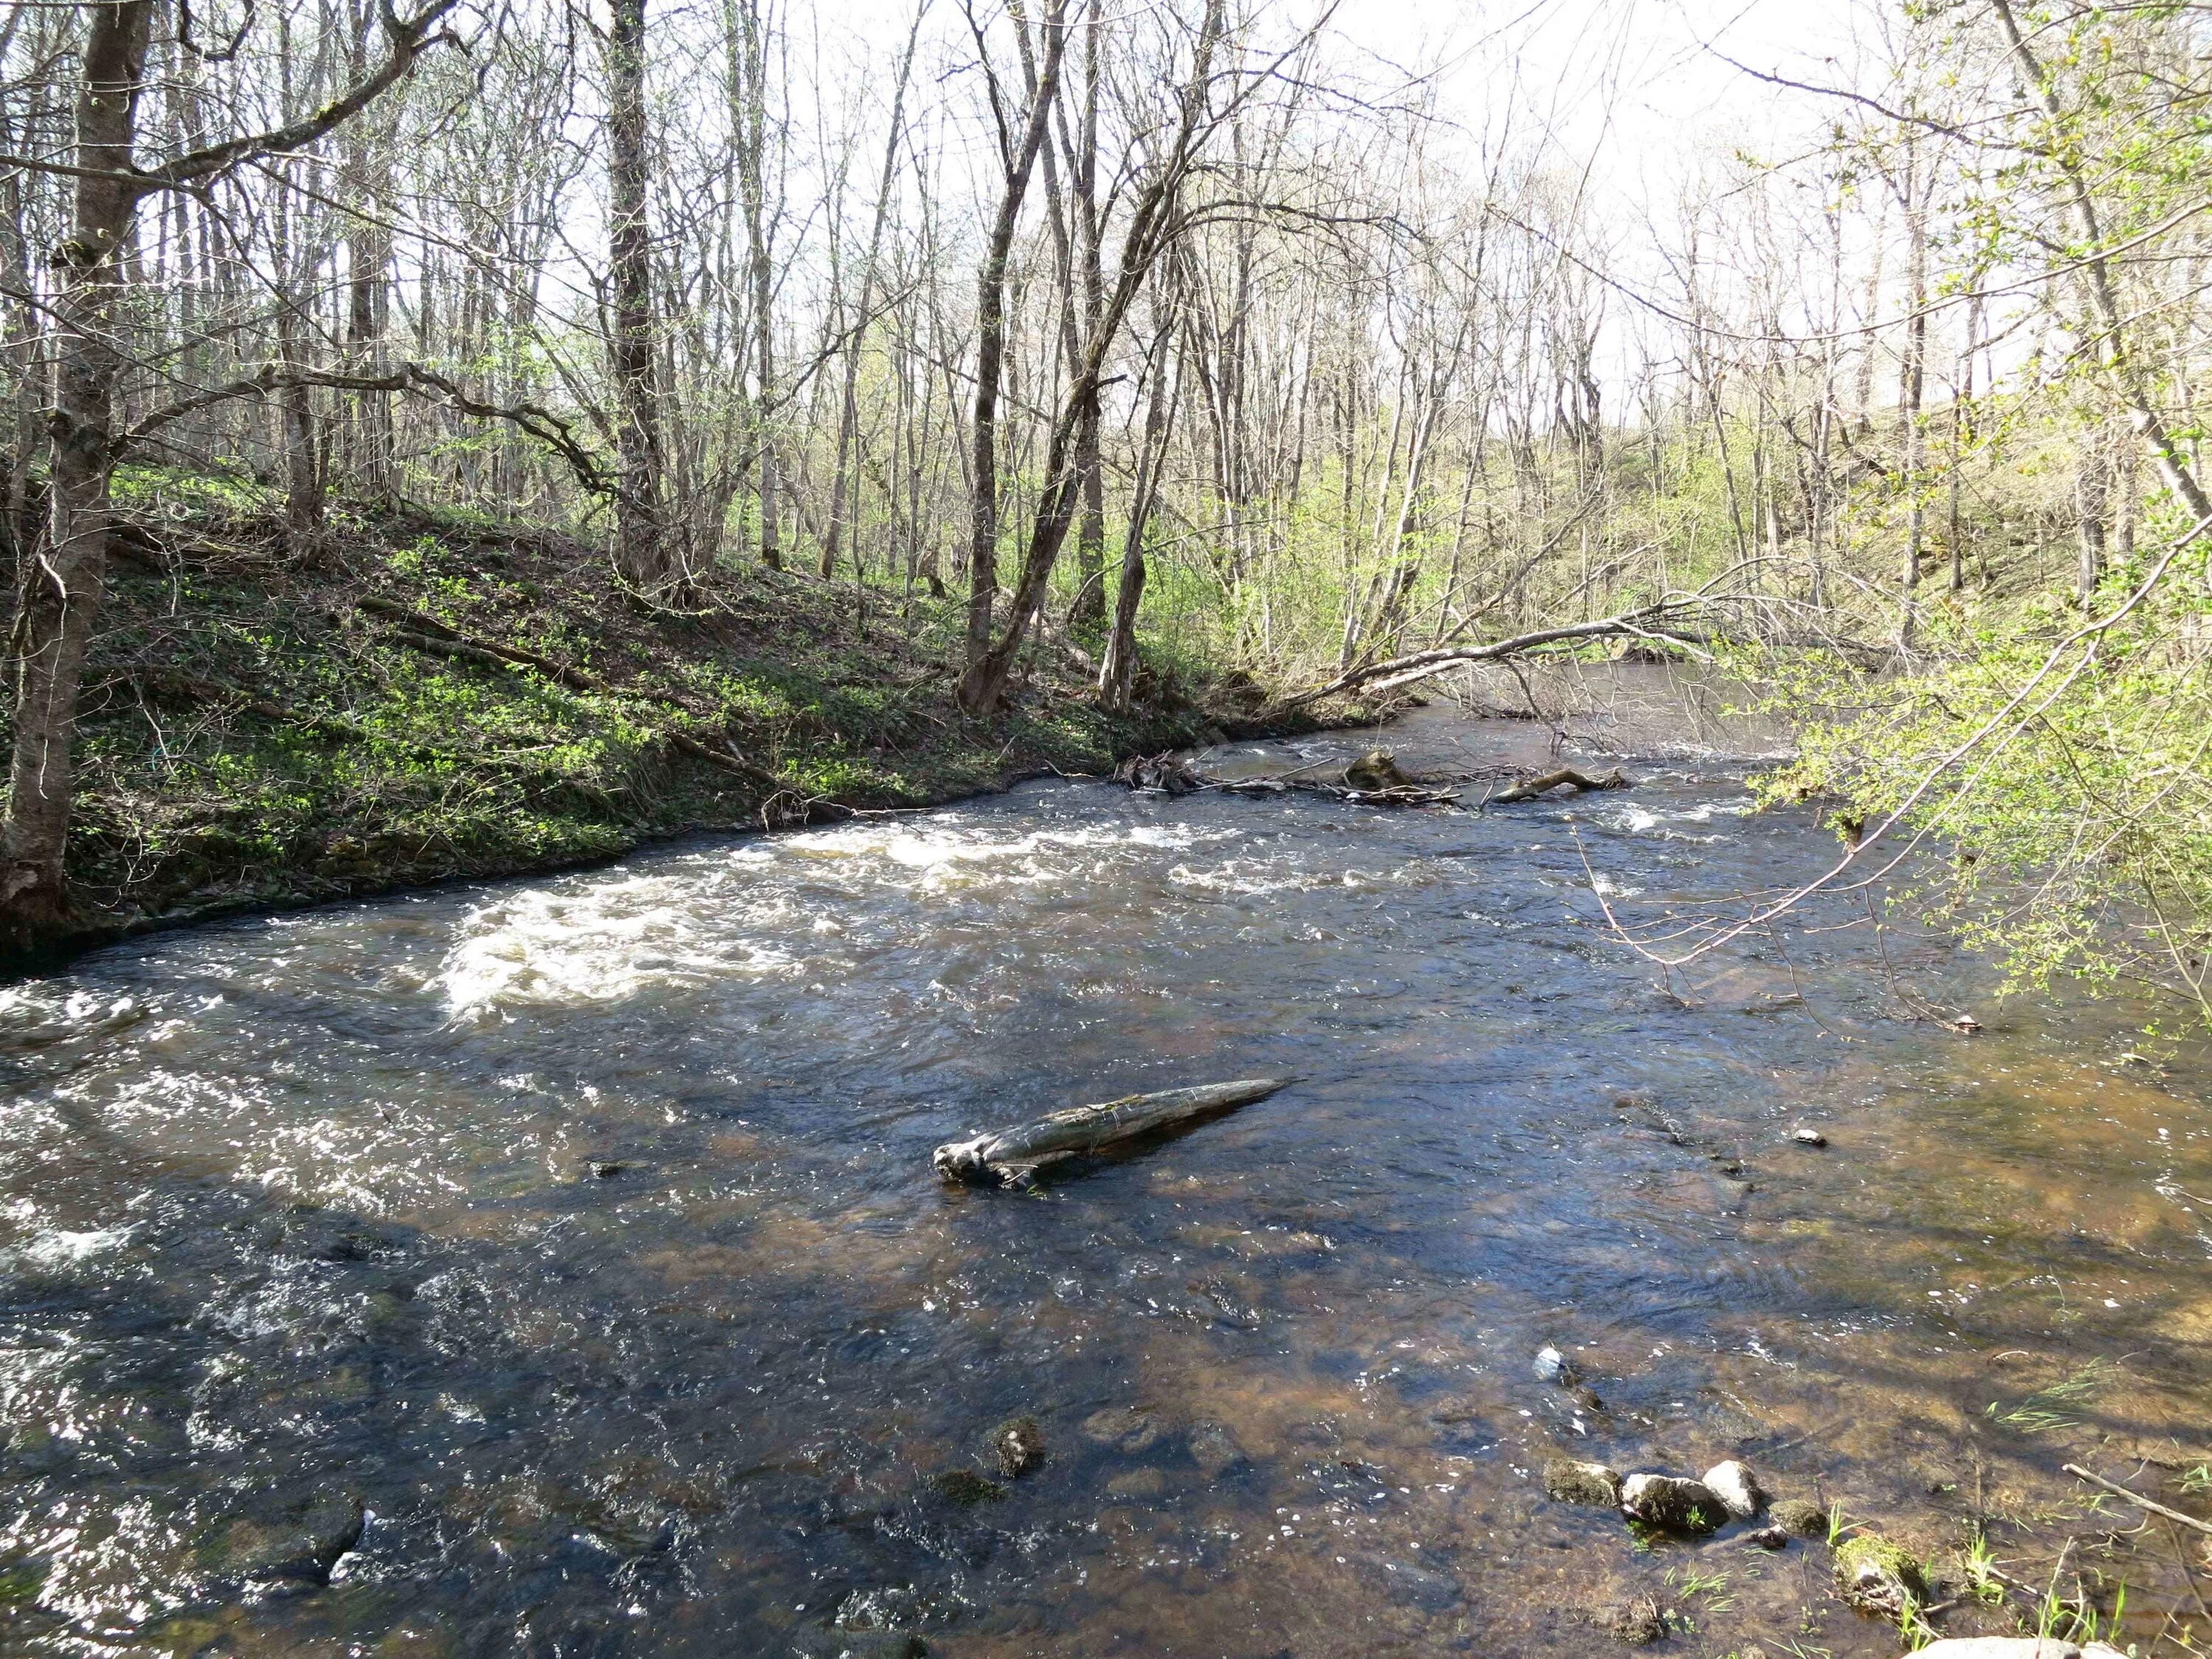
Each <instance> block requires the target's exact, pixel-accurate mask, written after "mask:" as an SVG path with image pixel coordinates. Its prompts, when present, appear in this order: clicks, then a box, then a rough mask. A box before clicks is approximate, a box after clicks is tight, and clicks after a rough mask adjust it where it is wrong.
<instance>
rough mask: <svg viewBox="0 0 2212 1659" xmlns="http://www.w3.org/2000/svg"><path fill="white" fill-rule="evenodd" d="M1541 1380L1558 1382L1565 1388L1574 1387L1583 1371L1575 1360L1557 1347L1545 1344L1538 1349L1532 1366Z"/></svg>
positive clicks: (1539, 1380) (1537, 1378)
mask: <svg viewBox="0 0 2212 1659" xmlns="http://www.w3.org/2000/svg"><path fill="white" fill-rule="evenodd" d="M1532 1369H1533V1370H1534V1371H1535V1373H1536V1380H1537V1381H1538V1382H1540V1383H1558V1384H1559V1386H1560V1387H1561V1388H1563V1389H1570V1388H1572V1387H1573V1386H1574V1385H1575V1383H1576V1382H1577V1380H1578V1379H1579V1378H1580V1377H1581V1375H1582V1373H1581V1372H1579V1371H1577V1370H1576V1369H1575V1362H1574V1361H1573V1360H1571V1359H1570V1358H1567V1357H1566V1355H1565V1354H1563V1353H1561V1352H1559V1350H1558V1349H1557V1348H1554V1347H1550V1346H1545V1347H1541V1348H1539V1349H1537V1350H1536V1363H1535V1364H1534V1366H1533V1367H1532Z"/></svg>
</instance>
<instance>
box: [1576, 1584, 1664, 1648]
mask: <svg viewBox="0 0 2212 1659" xmlns="http://www.w3.org/2000/svg"><path fill="white" fill-rule="evenodd" d="M1594 1617H1595V1623H1596V1624H1597V1625H1598V1626H1600V1627H1601V1628H1602V1629H1605V1630H1607V1631H1610V1632H1613V1635H1615V1636H1617V1637H1619V1638H1620V1639H1621V1640H1622V1641H1624V1642H1626V1643H1627V1644H1628V1645H1629V1646H1630V1647H1632V1648H1640V1647H1644V1646H1646V1645H1648V1644H1650V1643H1653V1642H1656V1641H1657V1640H1658V1639H1659V1638H1661V1637H1662V1636H1664V1635H1665V1634H1666V1633H1667V1610H1666V1609H1665V1608H1664V1607H1661V1606H1660V1605H1659V1602H1658V1601H1657V1599H1656V1597H1653V1596H1650V1595H1639V1596H1638V1597H1637V1598H1636V1599H1635V1600H1634V1601H1624V1602H1622V1603H1621V1604H1620V1606H1619V1607H1607V1608H1605V1609H1603V1610H1602V1611H1601V1612H1599V1613H1596V1614H1595V1616H1594Z"/></svg>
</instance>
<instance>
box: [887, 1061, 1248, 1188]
mask: <svg viewBox="0 0 2212 1659" xmlns="http://www.w3.org/2000/svg"><path fill="white" fill-rule="evenodd" d="M1289 1082H1290V1079H1288V1078H1279V1077H1259V1078H1246V1079H1243V1080H1242V1081H1240V1082H1236V1083H1208V1084H1204V1085H1200V1086H1199V1087H1198V1088H1195V1089H1169V1090H1166V1091H1163V1092H1161V1093H1158V1094H1150V1095H1125V1096H1124V1097H1122V1098H1121V1099H1120V1100H1109V1101H1105V1102H1103V1103H1100V1104H1098V1105H1096V1106H1071V1107H1069V1108H1067V1109H1066V1110H1065V1111H1059V1112H1048V1113H1047V1114H1046V1115H1044V1116H1042V1117H1041V1118H1039V1119H1037V1120H1036V1121H1035V1122H1034V1123H1021V1124H1017V1125H1015V1126H1014V1127H1012V1128H1010V1129H991V1130H987V1131H985V1132H984V1133H981V1134H980V1135H976V1136H974V1137H972V1138H971V1139H967V1140H948V1141H946V1142H945V1144H944V1145H943V1146H939V1148H938V1149H937V1150H936V1152H933V1153H932V1154H931V1155H930V1160H929V1161H930V1162H931V1163H932V1164H934V1165H936V1168H937V1173H938V1174H939V1175H940V1176H944V1177H945V1179H946V1180H947V1181H969V1182H983V1183H986V1184H992V1183H995V1184H997V1185H1000V1186H1005V1187H1026V1186H1029V1185H1030V1183H1032V1182H1034V1181H1035V1180H1036V1173H1037V1171H1038V1170H1041V1169H1042V1168H1044V1167H1045V1166H1046V1165H1047V1164H1058V1163H1060V1162H1061V1161H1062V1160H1064V1159H1066V1158H1084V1157H1087V1156H1089V1155H1090V1154H1091V1153H1093V1152H1103V1151H1106V1150H1107V1149H1109V1147H1112V1146H1117V1145H1120V1144H1121V1143H1122V1142H1124V1141H1129V1140H1134V1139H1137V1138H1138V1137H1139V1136H1140V1135H1147V1134H1153V1133H1158V1131H1160V1130H1163V1129H1172V1128H1176V1127H1179V1126H1180V1125H1182V1124H1185V1123H1193V1122H1196V1121H1198V1120H1199V1119H1200V1118H1206V1117H1211V1116H1212V1115H1214V1114H1216V1113H1218V1112H1226V1111H1231V1110H1233V1109H1235V1108H1237V1107H1239V1106H1247V1105H1249V1104H1250V1103H1252V1102H1254V1101H1255V1100H1265V1099H1266V1098H1267V1097H1268V1096H1269V1095H1272V1094H1273V1093H1274V1092H1275V1091H1277V1090H1278V1089H1280V1088H1284V1087H1285V1086H1286V1085H1288V1084H1289Z"/></svg>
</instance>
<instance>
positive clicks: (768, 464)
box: [730, 0, 783, 570]
mask: <svg viewBox="0 0 2212 1659" xmlns="http://www.w3.org/2000/svg"><path fill="white" fill-rule="evenodd" d="M736 13H737V15H736V21H737V25H738V27H737V29H736V31H735V38H734V39H733V40H732V41H731V43H730V49H731V51H732V52H735V53H736V54H737V55H738V57H737V66H736V67H737V73H736V76H735V79H736V82H737V86H738V108H737V109H735V110H734V111H732V116H733V118H735V120H736V123H737V130H738V146H737V148H738V200H739V204H740V206H741V207H742V208H743V210H744V221H745V270H746V280H747V283H748V284H749V286H750V289H751V293H752V325H753V326H752V335H753V337H752V342H751V345H752V356H753V365H754V373H755V377H756V378H755V386H754V398H753V461H754V465H756V466H757V468H758V477H759V480H760V488H759V501H760V559H761V562H762V563H763V564H764V565H766V566H767V567H768V568H769V569H771V570H781V569H782V568H783V528H782V522H781V512H782V507H781V501H780V499H779V488H778V487H779V485H780V483H781V477H780V475H779V472H778V469H777V459H776V448H775V318H774V316H773V314H772V313H771V307H772V306H773V304H774V301H775V264H774V260H773V258H772V251H771V249H770V246H769V243H770V241H771V240H772V230H773V228H772V226H771V225H770V224H769V203H768V148H769V146H768V41H767V38H766V26H765V24H764V23H763V20H762V17H761V12H760V4H759V0H737V6H736Z"/></svg>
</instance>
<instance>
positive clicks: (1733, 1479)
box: [1705, 1458, 1766, 1521]
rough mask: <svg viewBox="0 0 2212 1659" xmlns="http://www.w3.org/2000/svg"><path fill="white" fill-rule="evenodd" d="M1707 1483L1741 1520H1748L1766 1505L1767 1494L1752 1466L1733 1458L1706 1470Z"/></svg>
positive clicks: (1730, 1512) (1732, 1513)
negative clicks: (1752, 1470) (1762, 1488)
mask: <svg viewBox="0 0 2212 1659" xmlns="http://www.w3.org/2000/svg"><path fill="white" fill-rule="evenodd" d="M1705 1485H1706V1486H1707V1487H1708V1488H1709V1489H1710V1490H1711V1492H1712V1494H1713V1496H1714V1497H1716V1498H1719V1499H1720V1500H1721V1502H1722V1503H1723V1504H1725V1505H1726V1506H1727V1508H1728V1512H1729V1514H1730V1515H1732V1516H1735V1518H1736V1519H1737V1520H1739V1521H1748V1520H1750V1519H1751V1517H1752V1516H1754V1515H1757V1514H1758V1513H1759V1510H1763V1509H1765V1507H1766V1494H1765V1492H1763V1491H1762V1490H1760V1488H1759V1477H1758V1476H1757V1475H1755V1474H1753V1473H1752V1472H1751V1468H1750V1466H1749V1465H1748V1464H1745V1463H1739V1462H1736V1461H1735V1459H1733V1458H1731V1459H1729V1461H1728V1462H1725V1463H1716V1464H1714V1465H1713V1466H1712V1468H1709V1469H1707V1470H1706V1471H1705Z"/></svg>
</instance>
